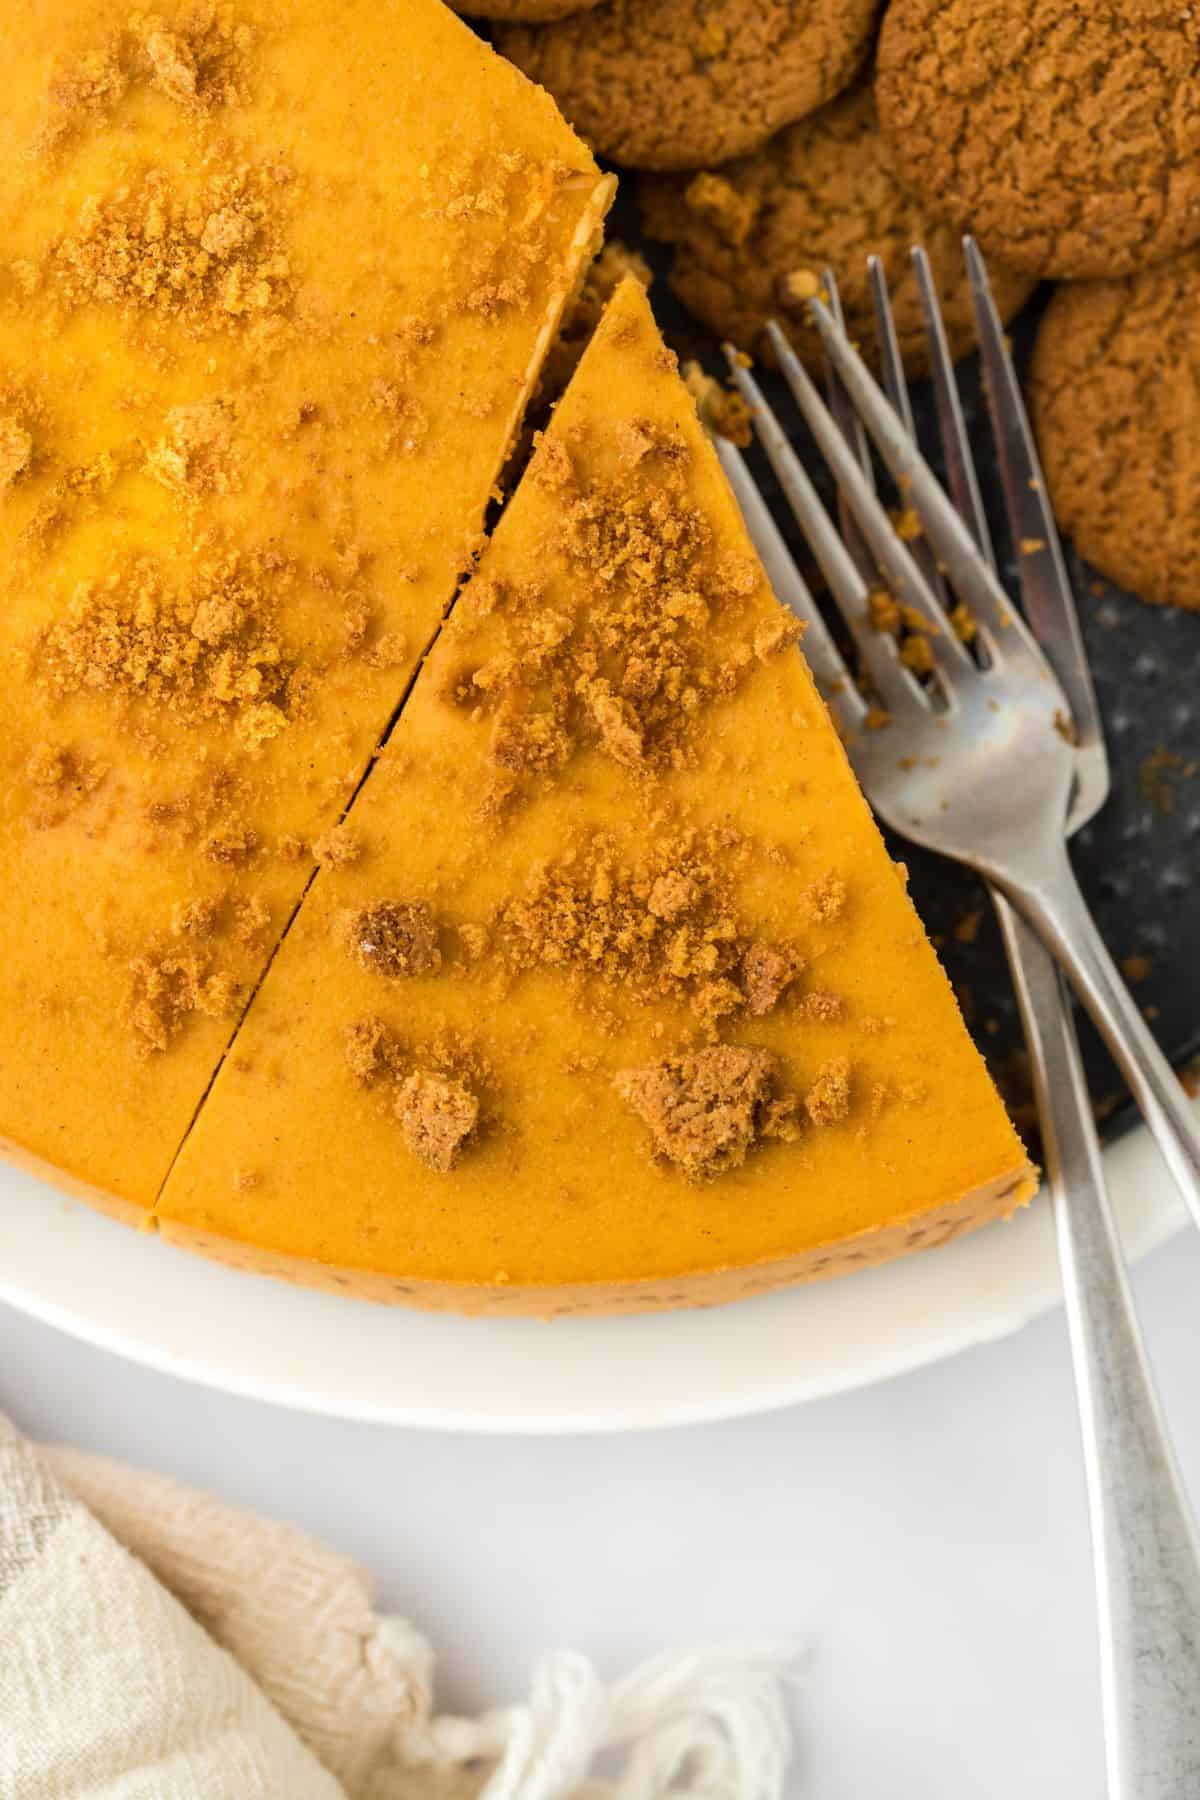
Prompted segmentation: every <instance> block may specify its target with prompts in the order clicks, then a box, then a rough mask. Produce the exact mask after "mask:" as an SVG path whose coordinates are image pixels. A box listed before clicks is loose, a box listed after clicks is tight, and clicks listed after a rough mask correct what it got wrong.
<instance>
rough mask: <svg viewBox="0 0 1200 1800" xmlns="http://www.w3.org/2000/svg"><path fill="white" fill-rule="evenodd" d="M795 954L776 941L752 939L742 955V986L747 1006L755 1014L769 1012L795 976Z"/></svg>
mask: <svg viewBox="0 0 1200 1800" xmlns="http://www.w3.org/2000/svg"><path fill="white" fill-rule="evenodd" d="M796 973H797V963H796V958H795V955H794V954H792V953H790V952H789V951H786V950H781V949H779V947H778V946H777V945H775V944H763V943H757V942H756V943H753V944H750V945H748V947H747V948H746V950H745V952H744V953H743V956H742V967H741V974H742V986H743V988H744V990H745V994H746V1009H747V1011H748V1012H749V1013H750V1014H751V1015H752V1017H754V1018H760V1017H761V1016H762V1015H763V1014H764V1013H769V1012H770V1011H771V1009H772V1007H773V1006H774V1005H775V1003H776V1001H777V1000H778V999H779V998H780V996H781V995H782V994H783V993H784V992H785V990H786V989H787V988H788V986H789V985H790V983H791V982H792V981H794V980H795V977H796Z"/></svg>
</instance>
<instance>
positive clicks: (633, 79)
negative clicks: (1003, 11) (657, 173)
mask: <svg viewBox="0 0 1200 1800" xmlns="http://www.w3.org/2000/svg"><path fill="white" fill-rule="evenodd" d="M878 10H879V8H878V0H610V3H609V4H608V5H605V6H598V7H596V8H595V9H594V10H592V11H590V12H587V13H579V14H577V15H576V16H575V17H574V18H570V19H566V20H563V21H562V22H561V23H559V24H557V25H550V26H546V27H543V28H541V29H536V28H535V29H527V28H525V27H522V26H513V27H511V28H502V29H501V30H500V31H499V32H498V33H497V39H496V41H497V44H498V46H499V48H500V49H501V50H503V52H504V54H505V55H506V56H509V57H511V58H512V60H513V62H515V63H516V64H517V65H518V67H519V68H521V69H523V70H524V71H525V73H526V74H527V75H530V76H532V78H533V79H534V81H539V82H541V84H542V86H543V87H546V88H549V90H550V92H551V93H552V94H553V95H554V98H555V99H556V100H557V101H558V103H559V105H560V106H561V107H562V109H563V112H564V113H565V114H566V115H567V118H568V119H569V120H570V121H571V123H572V125H574V126H575V127H576V129H577V130H578V131H580V132H581V133H582V134H583V136H584V137H585V138H587V139H588V140H589V142H590V143H591V144H592V145H593V146H594V148H595V149H596V150H598V151H599V152H600V153H601V154H602V155H604V156H608V157H611V158H612V160H613V161H614V162H618V163H627V164H628V165H629V166H630V167H631V168H635V169H697V168H704V167H706V166H707V165H708V164H710V163H721V162H727V161H728V160H729V158H730V157H734V156H742V155H744V154H745V153H746V152H747V151H750V150H755V149H757V148H758V146H759V145H760V144H762V143H765V142H766V140H767V138H769V137H770V136H771V134H772V132H775V131H778V130H779V128H780V126H782V125H787V124H788V123H790V121H791V120H793V119H799V118H802V117H803V116H804V114H805V113H809V112H812V111H813V110H814V109H815V108H816V107H818V106H820V105H822V104H823V102H824V101H826V100H828V99H830V98H831V97H832V96H833V95H834V94H836V93H838V92H839V91H840V89H842V88H843V87H845V86H846V84H847V83H848V82H849V81H851V80H852V79H853V77H854V75H855V73H856V71H857V70H858V68H859V66H860V64H861V63H862V61H863V58H864V57H865V55H866V53H867V50H868V47H869V44H870V40H871V34H872V28H873V26H874V23H875V18H876V15H877V13H878Z"/></svg>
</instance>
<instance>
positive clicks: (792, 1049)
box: [157, 282, 1033, 1314]
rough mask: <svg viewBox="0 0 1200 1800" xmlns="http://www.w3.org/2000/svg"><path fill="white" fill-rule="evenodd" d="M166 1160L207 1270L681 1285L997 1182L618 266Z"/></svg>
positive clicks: (408, 1295)
mask: <svg viewBox="0 0 1200 1800" xmlns="http://www.w3.org/2000/svg"><path fill="white" fill-rule="evenodd" d="M341 853H342V854H341V858H340V860H339V861H337V862H336V863H331V864H330V865H329V866H327V867H325V868H323V869H322V870H321V872H320V873H319V874H318V876H317V878H316V880H315V882H314V884H313V886H312V888H311V889H310V891H309V893H308V895H307V897H306V899H305V902H304V905H303V906H302V908H301V910H300V912H299V914H298V916H297V918H296V919H295V921H294V923H293V925H292V927H291V929H290V931H289V932H288V933H287V935H286V937H285V939H284V941H283V943H282V945H281V946H280V949H279V951H278V953H277V955H276V957H275V959H274V962H273V963H272V966H271V969H270V972H269V974H268V976H267V978H266V980H265V982H264V983H263V986H262V988H261V989H260V991H259V993H258V995H257V997H256V998H255V1001H254V1004H253V1005H252V1007H251V1009H250V1011H249V1014H248V1016H247V1018H246V1021H245V1024H244V1025H243V1028H242V1030H241V1032H240V1034H239V1035H238V1037H237V1039H236V1041H235V1043H234V1045H233V1048H232V1050H231V1052H230V1054H229V1056H228V1057H227V1059H226V1061H225V1063H224V1065H223V1066H222V1068H221V1071H220V1073H219V1075H218V1077H217V1080H216V1082H215V1083H214V1086H213V1089H212V1091H211V1093H210V1094H209V1096H208V1098H207V1100H206V1102H205V1105H204V1107H203V1109H202V1110H201V1112H200V1115H199V1118H198V1119H197V1122H196V1125H195V1127H194V1129H193V1131H192V1132H191V1135H190V1136H189V1138H188V1141H187V1143H186V1145H185V1146H184V1149H183V1151H182V1153H181V1155H180V1157H179V1160H178V1162H177V1164H176V1166H175V1168H174V1170H173V1172H172V1174H171V1176H170V1178H169V1180H168V1182H167V1184H166V1188H165V1190H164V1193H163V1196H162V1200H161V1202H160V1206H159V1209H158V1214H157V1218H158V1223H159V1226H160V1229H161V1230H162V1231H163V1232H164V1233H165V1234H166V1235H167V1236H168V1237H170V1238H171V1239H173V1240H174V1241H176V1242H180V1243H184V1244H189V1245H192V1246H194V1247H196V1248H198V1249H201V1250H206V1251H209V1252H211V1253H213V1254H216V1255H218V1256H221V1257H223V1258H226V1259H227V1260H230V1261H233V1262H236V1263H240V1264H243V1265H245V1266H247V1267H252V1268H259V1269H265V1270H271V1271H274V1272H277V1273H281V1274H288V1275H292V1276H295V1277H297V1278H299V1279H302V1280H308V1281H313V1282H318V1283H321V1284H330V1285H334V1286H337V1287H340V1288H343V1289H345V1290H347V1291H349V1292H352V1293H358V1294H363V1295H368V1296H372V1297H375V1298H382V1299H402V1300H408V1301H412V1302H414V1303H417V1304H422V1305H430V1306H448V1307H456V1308H461V1309H465V1310H476V1311H489V1310H491V1311H511V1312H540V1313H548V1314H550V1313H557V1312H586V1311H603V1310H617V1309H620V1308H635V1307H651V1306H670V1305H680V1304H686V1303H689V1302H698V1301H712V1300H718V1299H723V1298H726V1297H732V1296H735V1295H739V1294H745V1293H749V1292H752V1291H755V1290H758V1289H763V1288H768V1287H771V1286H774V1285H777V1284H779V1283H782V1282H786V1281H792V1280H798V1279H802V1278H806V1277H811V1276H816V1275H822V1274H834V1273H836V1272H838V1271H840V1270H843V1269H847V1268H849V1267H851V1266H856V1265H859V1264H863V1263H869V1262H874V1261H878V1260H880V1259H882V1258H884V1257H888V1256H892V1255H895V1254H897V1253H898V1252H900V1251H903V1250H907V1249H911V1248H914V1247H916V1246H918V1245H924V1244H934V1243H940V1242H942V1241H943V1240H944V1239H946V1238H949V1237H951V1236H953V1235H954V1234H955V1233H956V1232H959V1231H961V1230H964V1229H966V1228H968V1227H970V1226H973V1225H978V1224H981V1223H982V1222H984V1221H985V1220H988V1219H992V1218H996V1217H998V1216H1000V1215H1003V1214H1006V1213H1009V1212H1011V1211H1012V1209H1013V1208H1014V1207H1015V1206H1017V1205H1018V1204H1019V1203H1020V1202H1021V1201H1022V1200H1024V1199H1026V1198H1027V1197H1028V1196H1029V1194H1030V1192H1031V1191H1032V1187H1033V1176H1032V1172H1031V1170H1030V1167H1029V1163H1028V1160H1027V1158H1026V1155H1025V1153H1024V1151H1023V1149H1022V1147H1021V1144H1020V1142H1019V1141H1018V1139H1017V1136H1016V1133H1015V1132H1014V1130H1013V1128H1012V1126H1011V1125H1010V1123H1009V1121H1008V1119H1007V1117H1006V1115H1005V1113H1004V1110H1003V1108H1002V1106H1001V1103H1000V1100H999V1098H998V1097H997V1094H996V1091H995V1089H994V1088H993V1086H992V1083H991V1082H990V1080H989V1079H988V1075H987V1073H986V1071H985V1068H984V1065H983V1062H982V1060H981V1058H980V1056H979V1054H978V1052H977V1051H976V1049H975V1047H974V1045H973V1044H972V1043H971V1040H970V1038H969V1037H968V1035H967V1032H966V1030H965V1028H964V1026H963V1022H962V1019H961V1017H960V1016H959V1012H958V1008H957V1006H956V1004H955V1001H954V997H953V995H952V993H951V990H950V987H949V984H948V982H947V980H946V978H945V976H944V974H943V973H942V970H941V968H940V967H939V965H938V962H937V959H936V957H935V956H934V953H933V950H932V949H931V947H930V945H929V943H928V941H927V939H926V937H925V934H924V932H923V930H922V928H921V925H920V922H919V920H918V919H917V916H916V914H915V913H914V911H913V909H912V906H911V904H910V902H909V900H908V897H907V895H906V893H905V888H904V879H903V875H902V872H901V871H900V870H899V869H898V868H897V867H896V865H895V864H894V863H893V862H892V860H891V858H890V857H889V856H888V854H887V852H886V850H885V848H884V845H883V843H882V841H881V839H880V836H879V833H878V831H877V829H876V827H875V824H874V822H873V820H872V818H871V815H870V813H869V811H868V809H867V807H866V804H865V802H864V801H863V798H862V795H861V794H860V792H859V790H858V787H857V785H856V784H855V781H854V778H853V776H852V774H851V772H850V769H849V766H848V764H847V761H846V757H845V753H844V750H843V748H842V745H841V743H840V741H839V739H838V737H837V734H836V732H835V731H834V729H833V727H832V725H831V723H830V720H829V718H828V716H827V714H826V711H825V708H824V706H823V704H822V702H821V700H820V699H819V697H818V696H817V694H816V692H815V690H814V687H813V683H812V680H811V677H810V675H809V673H808V670H807V667H806V665H805V663H804V660H803V657H802V655H801V653H800V652H799V651H798V650H797V648H796V632H795V630H794V628H793V622H792V620H791V618H790V616H789V615H787V614H786V613H784V612H783V611H782V610H781V608H780V607H779V605H778V604H777V602H776V601H775V599H774V597H773V596H772V594H771V592H770V590H769V588H768V586H767V583H766V580H765V577H764V575H763V572H762V569H761V567H760V566H759V564H758V562H757V560H756V558H755V556H754V554H753V552H752V550H751V547H750V544H749V542H748V540H747V537H746V533H745V531H744V528H743V526H742V523H741V520H740V517H739V515H738V512H737V509H736V506H735V504H734V501H733V498H732V496H731V494H730V492H729V490H728V488H727V486H726V484H725V481H724V478H723V476H722V474H721V471H720V468H719V466H718V464H717V461H716V459H715V456H714V454H713V452H712V449H711V447H710V445H709V444H708V442H707V440H706V438H705V435H704V432H703V429H702V428H701V425H700V423H699V420H698V419H697V416H696V412H695V409H694V406H693V404H692V401H691V398H690V396H689V395H688V393H687V391H686V390H685V388H684V386H683V384H682V382H681V381H680V378H679V375H678V374H677V372H676V367H675V360H674V358H673V356H672V355H671V354H670V353H669V352H668V351H667V350H666V349H665V348H664V346H663V343H662V340H661V338H660V337H659V335H658V332H657V330H656V328H655V325H654V322H653V319H652V317H651V314H650V311H649V308H648V305H647V302H646V300H645V297H644V295H643V293H642V291H641V289H640V288H639V287H638V286H637V285H636V283H633V282H627V283H625V284H624V285H623V286H622V287H621V288H620V289H618V291H617V294H616V296H615V297H614V299H613V301H612V303H611V304H610V306H609V308H608V311H607V313H606V314H605V316H604V318H603V321H602V322H601V324H600V326H599V328H598V330H597V332H596V335H595V337H594V339H593V341H592V343H591V345H590V346H589V348H588V350H587V352H586V353H585V355H584V358H583V360H582V362H581V364H580V366H579V368H578V371H577V372H576V374H575V376H574V379H573V380H572V382H571V385H570V387H569V388H568V390H567V392H566V395H565V397H564V398H563V399H562V401H561V402H560V404H559V406H558V409H557V411H556V413H555V415H554V419H553V423H552V424H551V426H550V428H549V430H548V431H547V432H546V434H545V436H544V437H543V438H542V440H541V442H540V444H539V446H538V448H537V450H536V452H535V454H534V456H533V459H532V462H531V464H530V466H529V469H528V472H527V473H526V474H525V476H524V479H523V481H522V482H521V484H520V486H519V488H518V489H517V491H516V493H515V495H514V496H513V498H512V500H511V502H510V504H509V506H508V508H507V510H506V512H505V513H504V515H503V517H502V518H501V520H500V523H499V525H498V527H497V530H496V532H495V536H494V538H493V539H492V541H491V544H490V545H489V547H488V549H487V551H486V552H485V554H484V556H483V558H482V561H481V563H480V565H479V568H478V572H477V573H476V574H475V576H474V578H473V579H472V580H471V582H470V583H469V585H468V586H467V587H466V589H465V591H464V592H463V594H462V596H461V598H460V599H459V601H458V604H457V606H456V608H455V610H454V613H453V614H452V616H451V619H450V622H449V624H448V625H447V627H446V628H445V629H444V631H443V633H442V635H441V637H440V638H439V640H438V642H437V644H436V646H435V647H434V650H433V652H432V653H431V655H430V656H429V658H428V660H427V662H426V663H425V665H424V667H423V668H422V670H421V673H420V676H419V678H418V680H417V683H416V686H415V689H414V691H413V693H412V695H411V697H410V699H409V701H408V703H407V705H406V707H405V709H404V711H403V713H402V714H401V717H400V720H399V723H398V724H397V726H396V728H395V730H394V731H393V734H392V736H391V738H390V740H389V742H388V744H387V746H386V748H385V750H384V751H383V753H382V755H381V756H380V758H379V759H378V761H377V763H376V766H375V768H374V771H373V772H372V774H371V776H370V778H369V780H368V781H367V783H366V784H365V786H364V788H363V789H362V791H361V793H360V794H359V796H358V798H357V800H356V801H355V803H354V806H353V807H352V809H351V810H350V813H349V816H348V818H347V820H346V823H345V826H344V828H343V832H342V838H341Z"/></svg>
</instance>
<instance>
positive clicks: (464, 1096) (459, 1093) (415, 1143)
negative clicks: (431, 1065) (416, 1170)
mask: <svg viewBox="0 0 1200 1800" xmlns="http://www.w3.org/2000/svg"><path fill="white" fill-rule="evenodd" d="M396 1116H397V1117H398V1118H399V1120H400V1129H401V1131H402V1132H403V1133H404V1141H405V1143H406V1144H407V1145H408V1147H409V1149H410V1150H411V1151H412V1153H413V1155H414V1156H415V1157H416V1158H417V1159H418V1161H419V1162H423V1163H424V1164H425V1166H426V1167H427V1168H430V1169H436V1170H437V1171H438V1172H439V1174H447V1173H449V1171H450V1170H451V1169H452V1168H453V1167H454V1165H455V1163H456V1162H457V1161H458V1158H459V1155H460V1153H461V1151H462V1149H463V1146H464V1145H465V1144H466V1142H467V1140H468V1138H469V1137H470V1136H471V1134H472V1132H473V1131H474V1130H475V1127H476V1125H477V1123H478V1120H479V1101H478V1099H477V1098H476V1096H475V1095H474V1094H472V1093H471V1092H470V1090H469V1089H468V1088H466V1087H464V1086H463V1084H462V1082H461V1081H454V1080H452V1079H450V1078H448V1077H447V1076H444V1075H435V1074H431V1073H430V1072H429V1071H428V1070H426V1069H415V1070H414V1071H413V1073H412V1074H411V1075H408V1076H406V1077H405V1079H404V1081H402V1082H401V1084H400V1088H399V1091H398V1093H397V1095H396Z"/></svg>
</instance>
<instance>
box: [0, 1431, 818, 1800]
mask: <svg viewBox="0 0 1200 1800" xmlns="http://www.w3.org/2000/svg"><path fill="white" fill-rule="evenodd" d="M789 1661H790V1651H789V1649H787V1648H786V1647H782V1646H779V1645H775V1644H746V1645H733V1646H727V1647H718V1648H702V1649H698V1650H692V1651H684V1652H678V1653H673V1654H671V1655H667V1656H663V1657H660V1658H657V1659H656V1660H654V1661H653V1662H650V1663H647V1664H645V1665H644V1666H643V1667H642V1668H640V1669H638V1670H635V1671H634V1672H633V1673H632V1674H631V1675H630V1676H628V1677H626V1678H625V1680H623V1681H621V1682H618V1683H616V1684H615V1685H614V1686H612V1687H610V1688H606V1687H605V1686H604V1685H603V1684H602V1683H601V1682H600V1680H599V1678H598V1676H597V1675H596V1673H595V1671H594V1670H593V1668H592V1667H591V1665H590V1663H589V1662H588V1661H587V1660H586V1658H584V1657H581V1656H577V1655H574V1654H572V1653H571V1652H558V1653H555V1654H552V1655H550V1656H547V1657H545V1658H543V1659H542V1661H541V1662H540V1664H539V1665H538V1667H537V1669H536V1670H535V1672H534V1679H533V1684H532V1691H531V1694H530V1698H529V1700H528V1702H526V1703H525V1704H523V1705H519V1706H513V1707H508V1708H504V1709H502V1710H499V1711H496V1712H493V1713H489V1714H486V1715H484V1716H483V1717H482V1718H479V1719H456V1718H449V1717H435V1716H434V1714H433V1706H432V1680H433V1656H432V1652H431V1650H430V1648H429V1646H428V1644H427V1643H426V1642H425V1640H424V1639H423V1638H422V1637H421V1636H420V1634H419V1633H418V1632H416V1631H415V1630H414V1629H413V1628H412V1627H411V1626H409V1625H408V1624H406V1623H405V1622H404V1621H403V1620H399V1619H393V1618H387V1617H381V1616H380V1615H378V1614H376V1613H375V1612H374V1610H373V1608H372V1603H371V1587H370V1582H369V1580H368V1578H367V1576H366V1575H365V1574H364V1573H363V1572H362V1571H361V1570H360V1569H358V1568H357V1567H356V1566H355V1565H354V1564H353V1563H351V1562H349V1561H347V1560H346V1559H345V1558H344V1557H341V1556H339V1555H338V1554H337V1553H336V1552H334V1551H332V1550H329V1549H327V1548H326V1547H325V1546H324V1545H321V1544H318V1543H315V1542H314V1541H313V1540H312V1539H310V1538H307V1537H305V1536H304V1534H303V1533H301V1532H299V1531H296V1530H294V1529H292V1528H291V1527H289V1526H284V1525H278V1524H275V1523H273V1522H271V1521H268V1520H265V1519H260V1518H257V1517H254V1516H253V1515H251V1514H248V1513H243V1512H238V1511H235V1510H234V1509H232V1508H230V1507H225V1506H222V1505H221V1504H220V1503H219V1502H217V1501H215V1500H213V1499H211V1498H210V1497H209V1496H207V1495H204V1494H198V1493H194V1492H192V1491H191V1490H189V1489H187V1488H184V1487H181V1486H179V1485H178V1484H176V1483H175V1482H171V1481H167V1480H165V1479H164V1478H163V1477H161V1476H157V1475H150V1474H145V1473H142V1472H140V1471H135V1470H131V1469H126V1468H123V1467H121V1466H119V1465H118V1464H115V1463H109V1462H105V1461H103V1460H102V1459H100V1458H97V1457H91V1456H85V1455H82V1454H81V1453H79V1452H77V1451H72V1450H62V1449H53V1450H50V1449H47V1450H42V1451H40V1452H39V1451H38V1450H36V1449H35V1448H34V1447H33V1446H32V1445H30V1444H29V1443H27V1442H26V1441H25V1440H24V1439H22V1438H21V1437H20V1435H19V1434H18V1433H17V1432H16V1431H15V1430H14V1429H13V1427H12V1426H11V1425H9V1424H8V1423H7V1422H6V1421H4V1420H3V1419H0V1800H227V1797H228V1800H256V1797H257V1796H272V1797H273V1800H275V1797H278V1800H475V1797H476V1796H479V1797H480V1800H585V1796H586V1797H594V1796H600V1795H603V1796H606V1797H607V1796H612V1797H613V1800H672V1797H678V1800H782V1795H783V1783H784V1773H785V1769H786V1766H787V1760H788V1749H789V1745H788V1731H787V1724H786V1715H785V1711H784V1707H783V1700H782V1691H781V1682H782V1678H783V1677H784V1675H785V1672H786V1668H787V1665H788V1663H789ZM605 1753H607V1760H608V1761H609V1763H610V1764H615V1767H616V1769H617V1773H616V1775H615V1776H614V1777H613V1779H612V1781H611V1783H603V1782H598V1781H596V1780H594V1779H593V1778H592V1770H593V1765H594V1762H595V1759H596V1758H597V1756H600V1755H603V1754H605Z"/></svg>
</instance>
